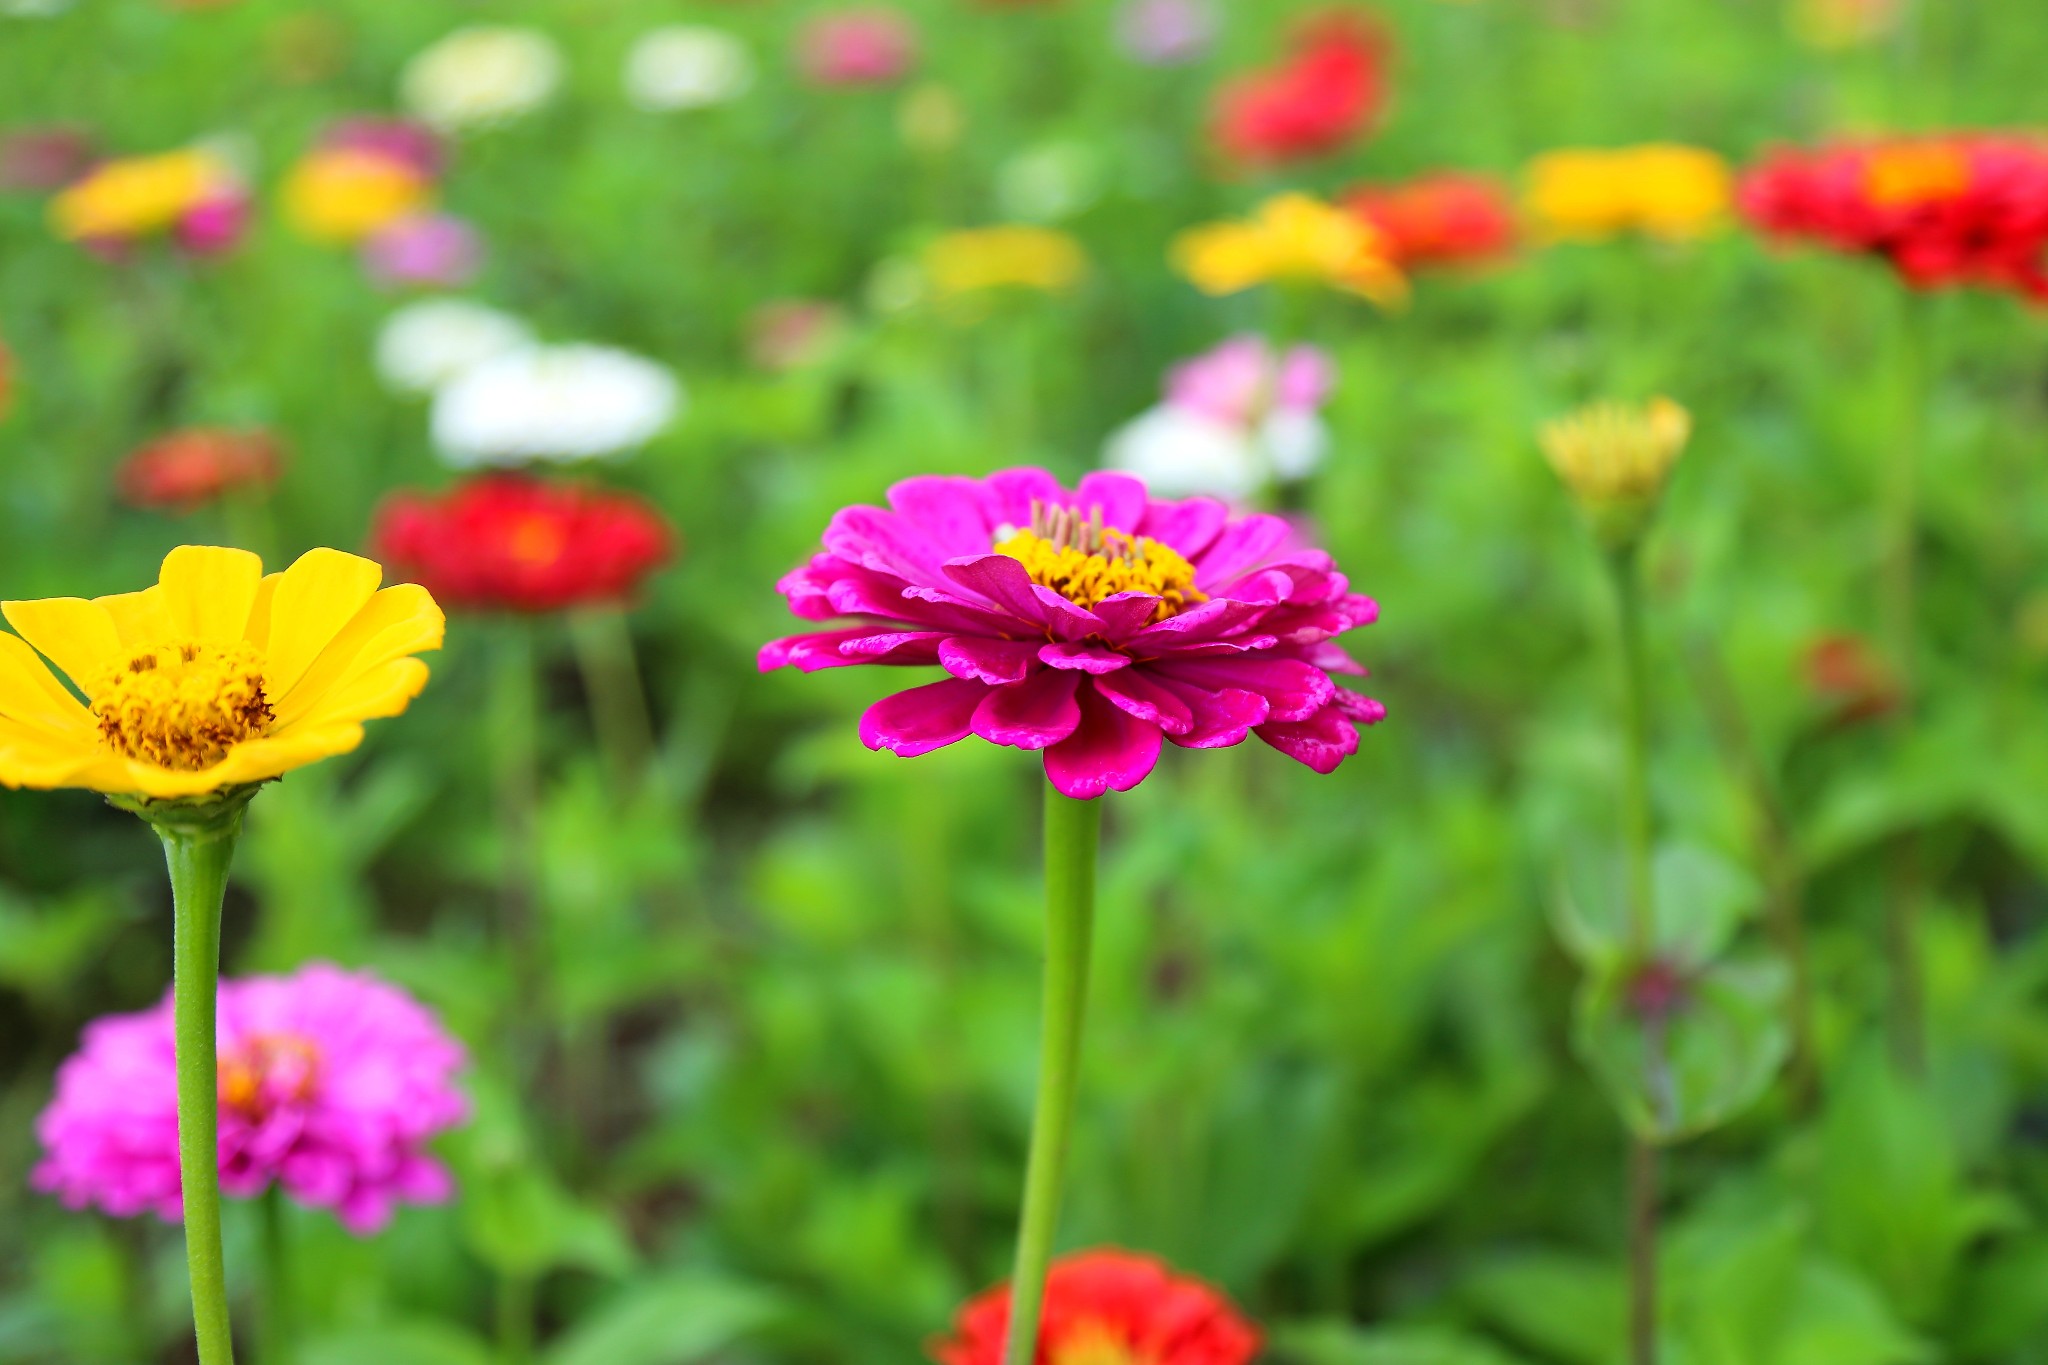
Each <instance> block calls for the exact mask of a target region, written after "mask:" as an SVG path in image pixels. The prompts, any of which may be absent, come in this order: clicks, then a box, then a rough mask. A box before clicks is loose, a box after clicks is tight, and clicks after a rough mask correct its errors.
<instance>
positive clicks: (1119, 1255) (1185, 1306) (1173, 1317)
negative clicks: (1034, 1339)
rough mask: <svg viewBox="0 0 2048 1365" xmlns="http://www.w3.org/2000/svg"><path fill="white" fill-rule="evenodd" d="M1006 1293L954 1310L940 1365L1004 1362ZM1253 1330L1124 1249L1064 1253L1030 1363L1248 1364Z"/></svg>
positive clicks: (937, 1349) (1205, 1290) (1213, 1295)
mask: <svg viewBox="0 0 2048 1365" xmlns="http://www.w3.org/2000/svg"><path fill="white" fill-rule="evenodd" d="M1009 1325H1010V1289H1009V1286H1007V1285H1004V1286H1001V1287H998V1288H995V1289H991V1290H989V1291H988V1292H987V1293H985V1294H983V1295H981V1296H980V1297H979V1298H976V1299H974V1300H973V1301H972V1302H970V1303H969V1304H968V1305H967V1306H966V1307H965V1308H962V1309H961V1310H960V1316H959V1317H958V1319H956V1320H955V1322H954V1325H953V1334H952V1336H951V1337H949V1338H947V1339H946V1340H944V1341H940V1342H937V1343H935V1344H934V1345H933V1347H932V1358H933V1359H934V1360H937V1361H938V1362H940V1365H1002V1360H1003V1346H1004V1336H1005V1334H1006V1333H1007V1332H1008V1330H1009ZM1259 1344H1260V1342H1259V1331H1258V1329H1257V1328H1256V1327H1254V1326H1253V1325H1252V1324H1251V1323H1250V1322H1248V1321H1246V1320H1245V1318H1244V1317H1243V1315H1242V1314H1240V1313H1239V1312H1238V1311H1237V1309H1236V1308H1234V1307H1233V1306H1232V1305H1231V1303H1230V1301H1229V1300H1228V1299H1226V1298H1225V1297H1224V1296H1223V1295H1222V1293H1221V1292H1220V1291H1218V1290H1215V1289H1212V1288H1210V1287H1209V1286H1208V1285H1205V1284H1203V1283H1201V1282H1200V1281H1199V1280H1193V1279H1188V1278H1186V1277H1185V1276H1181V1275H1177V1274H1175V1273H1174V1271H1173V1269H1172V1268H1171V1267H1169V1266H1168V1265H1167V1264H1166V1263H1165V1262H1163V1261H1160V1260H1156V1259H1154V1258H1153V1257H1150V1256H1140V1255H1136V1254H1134V1253H1131V1252H1128V1251H1109V1250H1103V1251H1084V1252H1080V1253H1077V1254H1075V1255H1072V1256H1063V1257H1061V1258H1060V1259H1059V1260H1058V1261H1056V1262H1055V1263H1054V1264H1053V1267H1052V1273H1051V1274H1050V1275H1049V1276H1048V1277H1047V1278H1046V1282H1045V1307H1044V1311H1043V1313H1042V1315H1041V1317H1040V1320H1039V1327H1038V1349H1037V1352H1036V1353H1035V1354H1034V1356H1033V1357H1032V1361H1031V1362H1030V1365H1250V1362H1251V1360H1252V1359H1253V1357H1255V1356H1256V1355H1257V1354H1258V1353H1259Z"/></svg>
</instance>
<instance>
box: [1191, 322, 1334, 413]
mask: <svg viewBox="0 0 2048 1365" xmlns="http://www.w3.org/2000/svg"><path fill="white" fill-rule="evenodd" d="M1336 382H1337V369H1336V366H1335V365H1334V364H1333V363H1332V362H1331V360H1330V357H1329V354H1328V352H1326V351H1324V350H1323V349H1322V348H1321V347H1318V346H1295V347H1292V348H1291V349H1289V350H1288V352H1287V353H1286V354H1285V355H1283V356H1280V357H1278V358H1277V360H1276V358H1275V356H1274V354H1273V348H1272V347H1271V346H1269V345H1267V344H1266V342H1265V340H1264V339H1263V338H1261V337H1255V336H1238V337H1232V338H1231V339H1230V340H1228V341H1226V342H1224V343H1223V344H1222V345H1220V346H1217V347H1215V348H1214V349H1213V350H1210V351H1206V352H1204V353H1203V354H1201V355H1198V356H1196V357H1195V358H1194V359H1192V360H1184V361H1182V362H1181V363H1180V364H1178V365H1176V366H1174V367H1173V369H1172V371H1171V372H1170V373H1168V375H1167V377H1166V401H1167V402H1169V403H1172V404H1175V405H1176V406H1179V407H1184V408H1189V409H1192V410H1193V411H1195V412H1199V413H1201V414H1202V415H1203V416H1205V417H1212V418H1214V419H1216V420H1217V421H1219V422H1228V423H1230V424H1231V425H1233V426H1252V425H1255V424H1256V423H1258V422H1259V421H1260V420H1262V419H1263V418H1264V417H1265V416H1266V414H1267V413H1269V412H1271V411H1272V410H1274V409H1275V408H1279V409H1288V410H1306V411H1309V412H1313V411H1315V410H1316V409H1317V408H1320V407H1321V406H1322V405H1323V402H1324V400H1325V399H1327V398H1328V397H1329V396H1330V390H1331V389H1332V388H1333V387H1335V385H1336Z"/></svg>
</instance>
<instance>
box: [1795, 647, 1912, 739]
mask: <svg viewBox="0 0 2048 1365" xmlns="http://www.w3.org/2000/svg"><path fill="white" fill-rule="evenodd" d="M1805 662H1806V686H1807V688H1808V690H1809V691H1811V692H1812V693H1813V695H1814V696H1815V698H1817V699H1818V700H1819V701H1820V702H1821V703H1822V705H1823V706H1825V707H1826V708H1827V712H1828V718H1829V719H1830V720H1832V721H1834V722H1835V723H1836V724H1838V725H1855V724H1857V723H1859V722H1861V721H1866V720H1877V719H1879V718H1880V717H1883V716H1887V715H1890V714H1891V713H1892V712H1893V711H1895V710H1897V709H1898V707H1899V704H1900V702H1902V701H1903V700H1904V697H1903V695H1902V694H1901V692H1900V688H1899V684H1898V680H1897V679H1896V678H1894V677H1893V676H1892V671H1891V669H1890V668H1889V667H1888V666H1887V665H1886V663H1885V662H1884V660H1883V659H1882V658H1880V657H1879V656H1878V653H1877V651H1876V650H1874V649H1872V648H1871V646H1870V642H1869V641H1867V640H1865V639H1864V638H1863V637H1862V636H1860V635H1847V634H1839V635H1823V636H1821V637H1820V638H1818V639H1816V640H1815V641H1814V642H1813V643H1812V644H1811V645H1809V646H1807V650H1806V661H1805Z"/></svg>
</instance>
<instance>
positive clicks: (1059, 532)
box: [995, 500, 1209, 621]
mask: <svg viewBox="0 0 2048 1365" xmlns="http://www.w3.org/2000/svg"><path fill="white" fill-rule="evenodd" d="M995 551H996V553H997V554H1002V555H1008V556H1009V557H1010V558H1012V559H1014V560H1016V561H1017V562H1019V563H1020V564H1022V565H1023V566H1024V570H1025V572H1026V573H1028V574H1030V575H1031V581H1032V582H1033V583H1037V584H1039V585H1041V586H1043V587H1047V588H1051V589H1052V590H1053V591H1054V592H1056V593H1058V594H1059V595H1060V596H1062V597H1064V598H1066V599H1067V600H1068V601H1069V602H1074V603H1077V604H1079V605H1080V606H1084V607H1092V606H1094V605H1095V604H1096V603H1098V602H1101V601H1102V600H1103V599H1104V598H1108V597H1114V596H1116V594H1118V593H1120V592H1146V593H1151V594H1152V595H1153V596H1155V597H1157V598H1159V599H1160V601H1159V606H1158V607H1157V608H1156V609H1155V610H1154V611H1153V613H1152V619H1153V620H1155V621H1164V620H1165V619H1166V618H1167V617H1169V616H1173V615H1175V614H1177V613H1179V612H1181V611H1183V610H1185V609H1186V608H1188V607H1191V606H1193V605H1194V604H1195V603H1197V602H1206V601H1208V600H1209V596H1208V594H1207V593H1205V592H1202V591H1201V590H1200V589H1198V588H1197V587H1195V566H1194V565H1192V564H1190V563H1188V561H1187V560H1186V559H1184V558H1182V557H1181V555H1180V553H1179V552H1178V551H1176V550H1174V549H1173V548H1172V547H1171V546H1168V545H1163V544H1161V543H1160V542H1158V541H1156V540H1154V539H1152V537H1150V536H1134V535H1131V534H1130V533H1129V532H1127V531H1119V530H1117V529H1116V528H1115V527H1113V526H1104V525H1103V524H1102V509H1101V508H1100V507H1097V508H1094V509H1093V510H1092V511H1091V513H1090V514H1089V516H1088V517H1087V518H1085V519H1084V518H1083V517H1082V516H1081V513H1080V511H1079V510H1078V509H1076V508H1072V507H1047V506H1046V505H1044V504H1043V503H1040V502H1037V501H1035V500H1034V501H1033V502H1032V504H1031V525H1030V527H1029V529H1026V530H1019V529H1017V528H1016V527H1014V526H1006V527H1002V528H1000V529H999V530H998V531H997V532H996V542H995Z"/></svg>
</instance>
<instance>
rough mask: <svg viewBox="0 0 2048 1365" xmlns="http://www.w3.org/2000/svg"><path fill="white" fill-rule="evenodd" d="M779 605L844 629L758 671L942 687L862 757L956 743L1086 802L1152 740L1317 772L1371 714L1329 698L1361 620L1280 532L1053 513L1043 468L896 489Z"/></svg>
mask: <svg viewBox="0 0 2048 1365" xmlns="http://www.w3.org/2000/svg"><path fill="white" fill-rule="evenodd" d="M777 586H778V588H779V589H780V591H781V592H782V594H783V596H785V597H786V598H788V599H789V604H790V609H791V610H792V611H794V612H795V613H796V614H797V615H798V616H801V617H803V618H805V619H806V620H811V621H829V620H832V619H833V618H835V617H848V618H851V620H849V621H848V622H846V623H844V624H842V625H839V626H836V627H834V628H833V629H830V630H824V631H819V632H816V633H814V634H806V635H796V636H791V637H790V638H788V639H784V640H776V641H774V642H772V643H770V644H768V645H766V646H764V647H763V648H762V650H761V656H760V666H761V668H762V669H763V670H766V669H771V668H780V667H783V666H785V665H793V666H795V667H797V668H800V669H803V670H804V671H805V672H810V671H812V670H814V669H820V668H844V667H847V666H849V665H852V664H905V665H937V666H939V667H941V668H943V669H945V670H946V672H947V673H948V674H949V675H951V676H949V677H947V678H945V679H943V680H941V681H939V682H935V683H929V684H926V685H925V686H922V687H913V688H911V689H910V690H909V691H906V692H898V693H896V694H895V695H893V696H889V697H885V698H883V699H882V700H881V701H879V702H876V703H875V704H874V705H873V706H871V707H869V708H868V711H867V714H866V715H864V716H863V717H862V718H861V724H860V734H861V740H862V742H863V743H865V744H866V745H867V746H868V747H869V748H870V749H887V750H889V751H891V752H892V753H896V754H901V755H903V756H905V757H909V756H912V755H916V754H923V753H929V752H931V751H932V750H934V749H939V748H943V747H944V746H946V745H948V744H952V743H954V742H956V741H958V740H962V739H965V738H966V737H967V736H968V735H970V734H973V735H980V736H981V737H982V738H983V739H986V740H988V741H989V742H991V743H994V744H1005V745H1011V746H1014V747H1016V748H1020V749H1042V750H1044V751H1045V773H1046V777H1047V778H1048V779H1049V780H1050V781H1051V782H1052V784H1053V785H1054V786H1055V787H1057V788H1058V789H1059V790H1060V791H1061V792H1063V793H1065V794H1066V795H1068V796H1071V797H1076V798H1080V799H1083V800H1086V799H1088V798H1091V797H1096V796H1100V795H1102V793H1104V792H1105V791H1112V790H1113V791H1128V790H1130V789H1131V788H1132V787H1135V786H1137V785H1138V783H1140V782H1142V781H1144V780H1145V778H1146V776H1147V775H1148V774H1150V773H1151V771H1152V768H1153V765H1154V764H1155V763H1156V762H1158V759H1159V750H1160V745H1161V742H1162V741H1164V740H1171V741H1172V742H1173V743H1175V744H1178V745H1181V746H1183V747H1185V748H1192V749H1218V748H1225V747H1228V746H1230V745H1233V744H1239V743H1242V742H1243V741H1244V738H1245V736H1246V735H1248V734H1256V735H1258V737H1259V738H1260V739H1262V740H1264V741H1265V742H1266V743H1268V744H1270V745H1272V746H1273V747H1274V748H1276V749H1278V750H1280V751H1281V752H1282V753H1285V754H1287V755H1289V756H1290V757H1293V758H1296V759H1299V760H1300V761H1301V762H1303V763H1305V764H1307V765H1308V766H1309V767H1311V768H1314V769H1315V770H1316V771H1317V772H1325V773H1326V772H1330V771H1331V770H1333V769H1335V768H1336V766H1337V765H1338V764H1339V763H1341V762H1342V761H1343V760H1344V758H1345V757H1346V756H1347V755H1349V754H1351V753H1353V752H1355V751H1356V750H1357V748H1358V728H1357V727H1359V726H1361V725H1370V724H1372V723H1373V722H1375V721H1378V720H1379V719H1381V717H1383V716H1384V715H1385V714H1386V709H1385V708H1384V707H1383V706H1381V705H1380V703H1378V702H1377V701H1374V700H1373V699H1372V698H1370V697H1365V696H1361V695H1359V694H1358V693H1355V692H1351V691H1347V690H1346V689H1344V688H1341V687H1338V686H1337V685H1336V683H1335V682H1334V681H1333V680H1332V679H1331V676H1330V675H1331V674H1332V673H1350V674H1359V675H1363V674H1364V672H1365V670H1364V669H1363V668H1361V667H1360V666H1359V665H1358V664H1357V663H1355V662H1353V661H1352V659H1351V657H1350V656H1349V655H1347V654H1346V653H1345V652H1344V651H1343V650H1342V649H1340V648H1338V647H1337V646H1336V645H1335V644H1333V643H1331V641H1332V639H1333V638H1334V637H1335V636H1337V635H1340V634H1342V633H1343V632H1345V631H1347V630H1350V629H1351V628H1353V627H1354V626H1363V625H1369V624H1371V623H1372V621H1374V620H1375V619H1376V618H1377V617H1378V615H1379V608H1378V606H1377V605H1376V604H1375V603H1374V602H1373V600H1372V599H1371V598H1369V597H1364V596H1360V595H1359V594H1357V593H1354V592H1352V591H1351V590H1350V585H1349V583H1348V582H1347V580H1346V579H1345V577H1344V576H1343V575H1342V574H1341V573H1339V572H1337V569H1336V566H1335V564H1334V562H1333V561H1332V560H1331V558H1330V557H1329V556H1328V555H1327V554H1324V553H1323V552H1322V551H1320V550H1312V549H1306V548H1303V547H1301V546H1299V545H1298V544H1296V543H1294V536H1293V530H1292V528H1291V527H1290V526H1289V525H1288V523H1287V522H1285V521H1283V520H1282V519H1281V518H1279V517H1274V516H1264V515H1254V516H1244V517H1233V516H1232V515H1231V514H1230V510H1229V509H1228V508H1227V507H1226V506H1225V505H1224V504H1223V503H1221V502H1217V501H1215V500H1214V499H1210V498H1190V499H1188V500H1186V501H1184V502H1167V501H1159V500H1155V499H1153V498H1152V497H1151V496H1150V495H1148V494H1147V492H1146V491H1145V485H1144V484H1143V483H1141V482H1139V481H1138V480H1137V479H1134V478H1131V477H1130V476H1128V475H1124V474H1109V473H1098V474H1090V475H1088V476H1087V477H1086V478H1084V479H1082V480H1081V483H1080V486H1079V487H1078V488H1076V489H1074V490H1073V491H1071V492H1070V491H1068V490H1067V489H1065V488H1062V487H1061V486H1060V485H1059V484H1058V482H1056V481H1055V480H1054V479H1053V477H1052V475H1050V474H1048V473H1046V472H1045V471H1044V470H1040V469H1012V470H1005V471H1003V472H1001V473H998V474H994V475H991V476H990V477H989V478H987V479H968V478H952V477H938V476H932V477H925V478H916V479H909V480H906V481H904V482H903V483H899V484H897V485H896V486H895V487H894V488H891V489H890V490H889V508H888V509H887V510H885V509H882V508H879V507H849V508H846V509H844V510H843V511H841V512H840V513H839V514H838V515H837V516H835V517H834V518H833V519H832V524H831V525H830V526H829V527H827V528H826V531H825V539H824V550H823V552H822V553H820V554H818V555H816V556H814V557H813V558H812V559H811V562H810V563H809V564H808V565H806V566H805V567H803V568H801V569H798V570H796V571H795V572H793V573H791V574H790V575H788V576H787V577H786V578H784V579H783V580H782V582H781V583H780V584H778V585H777Z"/></svg>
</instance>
